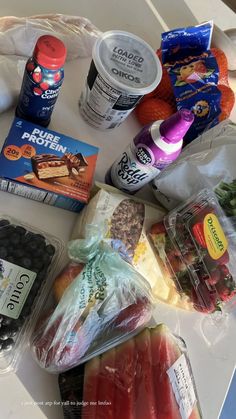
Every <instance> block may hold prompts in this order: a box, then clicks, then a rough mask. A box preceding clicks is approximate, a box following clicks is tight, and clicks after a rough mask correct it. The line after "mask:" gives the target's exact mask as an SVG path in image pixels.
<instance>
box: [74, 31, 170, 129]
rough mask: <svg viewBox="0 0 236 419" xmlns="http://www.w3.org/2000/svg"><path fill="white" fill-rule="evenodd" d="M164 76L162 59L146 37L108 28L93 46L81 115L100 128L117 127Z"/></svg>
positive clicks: (80, 105) (80, 102)
mask: <svg viewBox="0 0 236 419" xmlns="http://www.w3.org/2000/svg"><path fill="white" fill-rule="evenodd" d="M161 76H162V69H161V64H160V61H159V59H158V57H157V55H156V53H155V51H154V50H153V49H152V48H151V47H150V46H149V45H148V44H147V43H146V42H145V41H143V40H142V39H141V38H139V37H138V36H136V35H133V34H131V33H129V32H123V31H109V32H105V33H104V34H103V35H102V36H101V37H100V38H99V39H98V40H97V41H96V43H95V45H94V48H93V53H92V62H91V65H90V69H89V73H88V77H87V81H86V85H85V88H84V90H83V92H82V93H81V96H80V100H79V107H80V111H81V115H82V116H83V118H84V119H85V121H87V122H88V123H89V124H90V125H93V126H94V127H96V128H100V129H111V128H115V127H117V126H119V125H120V124H121V123H122V122H123V121H124V120H125V118H126V117H127V116H128V115H129V114H130V112H132V110H133V109H134V108H135V106H136V105H137V103H138V102H139V101H140V99H141V98H142V96H143V95H145V94H147V93H150V92H152V91H153V90H154V89H155V88H156V86H157V85H158V84H159V83H160V80H161Z"/></svg>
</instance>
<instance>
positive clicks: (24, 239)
mask: <svg viewBox="0 0 236 419" xmlns="http://www.w3.org/2000/svg"><path fill="white" fill-rule="evenodd" d="M33 237H34V234H33V233H30V232H28V233H27V234H26V235H25V236H24V237H22V241H21V242H22V243H24V244H26V243H29V242H30V241H31V240H32V239H33Z"/></svg>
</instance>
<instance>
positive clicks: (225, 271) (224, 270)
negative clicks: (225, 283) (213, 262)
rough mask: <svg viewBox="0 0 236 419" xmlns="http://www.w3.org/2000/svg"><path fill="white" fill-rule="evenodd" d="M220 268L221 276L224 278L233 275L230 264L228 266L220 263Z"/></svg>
mask: <svg viewBox="0 0 236 419" xmlns="http://www.w3.org/2000/svg"><path fill="white" fill-rule="evenodd" d="M219 270H220V273H221V278H222V279H226V278H227V277H228V278H229V277H231V273H230V271H229V268H228V266H226V265H220V266H219Z"/></svg>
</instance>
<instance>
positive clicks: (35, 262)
mask: <svg viewBox="0 0 236 419" xmlns="http://www.w3.org/2000/svg"><path fill="white" fill-rule="evenodd" d="M42 267H43V261H42V260H41V259H33V268H32V269H33V270H34V269H36V270H37V271H38V272H39V271H40V269H41V268H42Z"/></svg>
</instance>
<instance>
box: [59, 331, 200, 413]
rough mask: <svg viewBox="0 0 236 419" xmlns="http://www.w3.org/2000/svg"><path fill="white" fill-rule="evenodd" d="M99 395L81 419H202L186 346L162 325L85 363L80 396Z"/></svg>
mask: <svg viewBox="0 0 236 419" xmlns="http://www.w3.org/2000/svg"><path fill="white" fill-rule="evenodd" d="M75 370H76V369H75ZM72 371H73V370H72ZM78 372H79V370H78ZM69 373H70V371H68V373H64V374H63V377H64V379H65V377H66V375H67V374H69ZM178 383H180V384H178ZM186 383H187V386H186ZM184 386H186V390H184V391H183V388H184ZM62 390H63V389H61V391H62ZM95 396H96V397H97V400H96V401H97V406H96V407H95V408H92V409H91V408H89V407H88V406H85V407H83V409H82V416H80V415H77V416H76V419H200V418H201V413H200V407H199V403H198V400H197V396H196V391H195V386H194V382H193V376H192V372H191V367H190V364H189V361H188V358H187V356H186V347H185V344H184V342H183V340H182V339H181V338H178V337H176V336H174V335H173V334H172V333H171V332H170V330H169V329H168V328H167V326H165V325H163V324H161V325H159V326H157V327H155V328H146V329H144V330H143V331H142V332H141V333H139V334H138V335H137V336H135V337H133V338H132V339H129V340H128V341H126V342H124V343H122V344H121V345H119V346H117V347H116V348H113V349H111V350H109V351H108V352H106V353H104V354H103V355H101V356H98V357H96V358H94V359H92V360H91V361H89V362H88V363H87V364H86V366H85V376H84V385H83V390H82V389H81V394H80V399H82V400H84V401H86V402H90V401H95V400H94V397H95ZM62 399H63V400H64V398H63V394H62ZM104 402H105V403H104ZM102 403H103V405H102ZM67 419H74V416H71V417H69V416H67Z"/></svg>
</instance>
